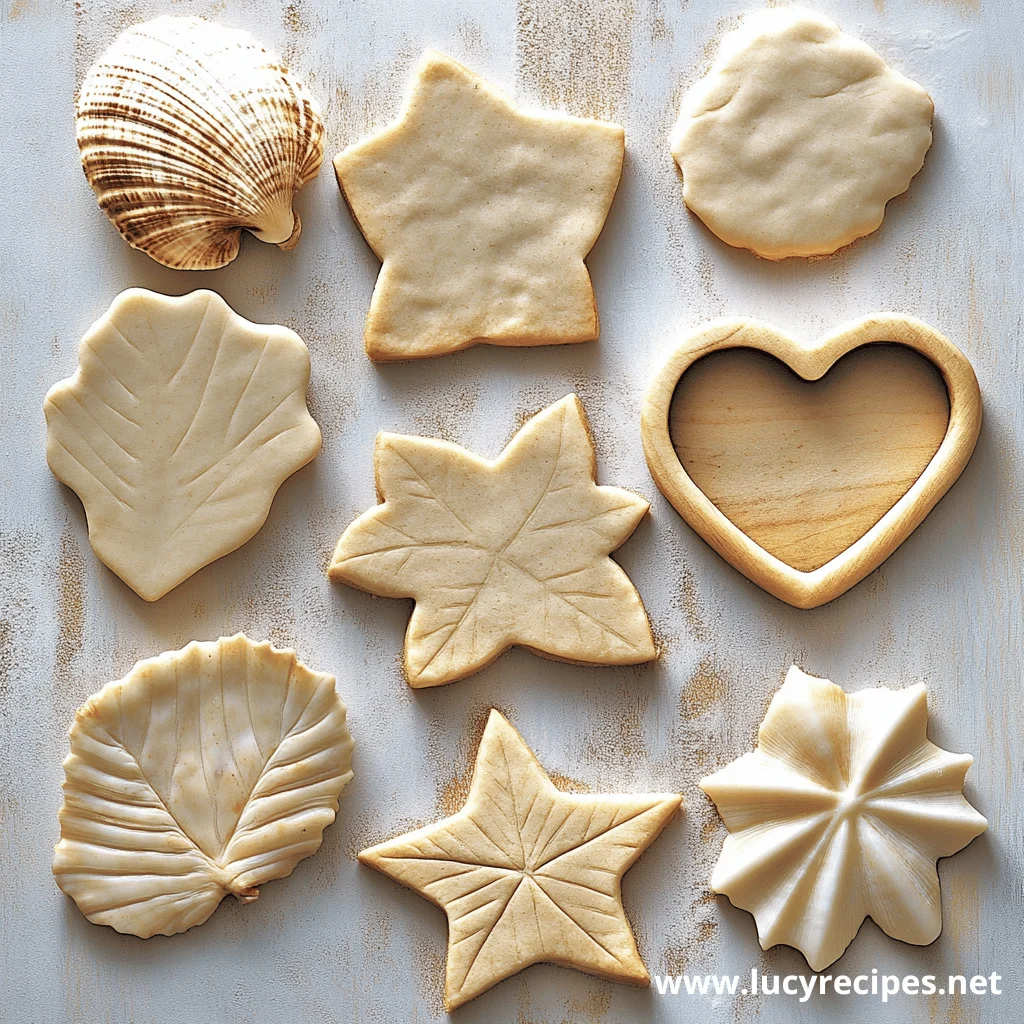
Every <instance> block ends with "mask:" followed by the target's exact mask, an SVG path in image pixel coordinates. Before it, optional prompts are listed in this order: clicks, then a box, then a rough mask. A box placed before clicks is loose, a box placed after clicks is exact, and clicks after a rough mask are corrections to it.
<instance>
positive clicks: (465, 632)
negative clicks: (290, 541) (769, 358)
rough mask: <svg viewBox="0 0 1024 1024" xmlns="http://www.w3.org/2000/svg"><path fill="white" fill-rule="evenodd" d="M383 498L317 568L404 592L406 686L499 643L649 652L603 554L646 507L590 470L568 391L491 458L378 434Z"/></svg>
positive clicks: (448, 675) (424, 682)
mask: <svg viewBox="0 0 1024 1024" xmlns="http://www.w3.org/2000/svg"><path fill="white" fill-rule="evenodd" d="M374 463H375V467H376V479H377V494H378V497H379V498H380V500H381V502H382V503H383V504H380V505H377V506H376V507H375V508H372V509H370V510H369V511H368V512H365V513H363V515H361V516H360V517H359V518H358V519H357V520H356V521H355V522H354V523H352V525H351V526H349V527H348V529H347V530H346V531H345V532H344V533H343V534H342V536H341V539H340V540H339V541H338V546H337V549H336V550H335V552H334V557H333V559H332V561H331V564H330V568H329V570H328V572H329V575H330V578H331V579H332V580H335V581H337V582H342V583H348V584H349V585H351V586H354V587H358V588H360V589H361V590H366V591H369V592H370V593H371V594H377V595H379V596H381V597H405V598H409V597H411V598H412V599H413V600H414V601H415V602H416V607H415V608H414V610H413V613H412V617H411V619H410V620H409V628H408V630H407V632H406V636H405V673H406V678H407V679H408V681H409V685H410V686H415V687H420V686H437V685H439V684H441V683H450V682H452V681H454V680H456V679H462V678H463V677H464V676H468V675H470V674H471V673H473V672H476V671H477V670H478V669H481V668H483V667H484V666H485V665H487V664H489V663H490V662H491V661H493V660H494V659H495V658H496V657H498V655H499V654H501V653H502V652H503V651H505V650H507V649H508V648H509V647H511V646H512V645H513V644H521V645H522V646H524V647H529V648H531V649H532V650H534V651H536V652H537V653H539V654H546V655H549V656H550V657H553V658H557V659H560V660H563V661H572V662H579V663H583V664H594V665H633V664H636V663H638V662H643V661H650V660H651V659H652V658H653V657H654V656H655V650H654V640H653V637H652V635H651V627H650V624H649V622H648V621H647V613H646V611H645V610H644V606H643V602H642V601H641V600H640V595H639V594H638V593H637V592H636V588H635V587H634V586H633V584H632V583H631V582H630V581H629V578H628V577H627V576H626V574H625V572H623V570H622V569H621V568H620V567H619V565H617V564H616V563H615V562H614V561H612V559H611V558H609V557H608V556H609V554H610V553H611V552H612V551H614V550H615V549H616V548H618V547H619V546H620V545H622V544H623V543H624V542H625V541H626V539H627V538H628V537H629V536H630V534H632V532H633V531H634V530H635V529H636V527H637V524H638V523H639V522H640V520H641V519H642V518H643V517H644V515H646V513H647V510H648V508H649V505H648V503H647V502H646V501H644V499H643V498H639V497H637V496H636V495H635V494H631V493H630V492H629V491H624V490H620V489H619V488H618V487H599V486H598V485H597V484H596V482H595V472H596V463H595V458H594V446H593V442H592V441H591V439H590V434H589V431H588V427H587V420H586V414H585V413H584V411H583V406H582V405H580V402H579V399H577V398H576V396H575V395H569V396H567V397H566V398H563V399H562V400H561V401H559V402H556V403H555V404H554V405H552V406H550V407H549V408H547V409H545V410H544V411H543V412H540V413H538V414H537V415H536V416H534V417H533V418H532V419H531V420H529V421H528V422H527V423H526V425H525V426H524V427H523V428H522V429H521V430H520V431H519V432H518V433H517V434H516V435H515V437H514V438H513V439H512V440H511V441H510V442H509V444H508V447H506V448H505V450H504V451H503V452H502V453H501V455H500V456H499V457H498V458H497V459H495V460H494V461H493V462H490V461H488V460H487V459H483V458H481V457H480V456H478V455H474V454H473V453H472V452H470V451H467V450H466V449H465V448H462V447H460V446H459V445H456V444H450V443H449V442H447V441H437V440H433V439H431V438H423V437H406V436H403V435H401V434H387V433H382V434H380V435H378V437H377V448H376V452H375V454H374Z"/></svg>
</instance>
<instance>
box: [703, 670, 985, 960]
mask: <svg viewBox="0 0 1024 1024" xmlns="http://www.w3.org/2000/svg"><path fill="white" fill-rule="evenodd" d="M927 728H928V704H927V701H926V698H925V688H924V686H923V685H921V684H918V685H917V686H910V687H908V688H907V689H905V690H890V689H887V688H885V687H878V688H876V689H869V690H860V691H859V692H857V693H846V692H844V691H843V690H841V689H840V688H839V687H838V686H836V685H835V683H831V682H829V681H828V680H827V679H816V678H815V677H814V676H809V675H807V674H806V673H804V672H801V671H800V669H798V668H797V667H796V666H795V665H794V666H793V667H792V668H791V669H790V670H789V673H788V674H787V676H786V681H785V683H784V684H783V686H782V688H781V689H780V690H779V691H778V693H776V694H775V696H774V697H773V698H772V702H771V704H770V706H769V708H768V714H767V715H765V718H764V721H763V722H762V723H761V727H760V729H759V730H758V745H757V748H756V749H755V750H754V751H753V752H752V753H749V754H744V755H743V756H742V757H741V758H739V759H738V760H736V761H733V762H732V764H729V765H726V766H725V767H724V768H723V769H721V771H718V772H715V774H714V775H711V776H710V777H708V778H706V779H704V780H703V781H702V782H701V784H700V785H701V788H702V789H703V790H704V792H705V793H707V794H708V796H710V797H711V799H712V800H714V802H715V804H716V805H717V806H718V812H719V814H721V816H722V819H723V821H724V822H725V825H726V828H728V830H729V835H728V837H727V838H726V840H725V845H724V846H723V847H722V854H721V856H720V857H719V858H718V863H717V864H716V865H715V870H714V873H713V875H712V877H711V888H712V889H713V890H714V891H715V892H719V893H724V894H725V895H726V896H728V897H729V899H730V900H731V901H732V903H733V904H734V905H735V906H737V907H740V908H741V909H743V910H748V911H750V913H752V914H753V915H754V919H755V921H756V922H757V934H758V938H759V939H760V940H761V946H762V948H763V949H769V948H770V947H771V946H775V945H778V944H779V943H784V944H786V945H788V946H794V947H796V948H797V949H798V950H800V952H801V953H803V955H804V956H805V957H806V958H807V962H808V964H810V966H811V968H812V969H813V970H815V971H820V970H824V969H825V968H826V967H828V965H829V964H831V963H834V962H835V961H836V960H838V959H839V957H840V956H842V955H843V951H844V950H845V949H846V947H847V946H848V945H849V944H850V942H851V941H852V940H853V937H854V936H855V935H856V934H857V930H858V929H859V928H860V926H861V924H862V923H863V921H864V918H865V917H868V916H870V917H871V918H872V920H873V921H874V922H875V923H876V924H877V925H878V926H879V927H880V928H881V929H882V930H883V931H884V932H885V933H886V934H887V935H891V936H892V937H893V938H894V939H901V940H902V941H903V942H910V943H913V944H914V945H918V946H926V945H927V944H928V943H929V942H933V941H934V940H935V939H936V938H937V937H938V934H939V931H940V929H941V927H942V910H941V905H940V902H939V876H938V873H937V872H936V870H935V862H936V860H937V859H938V858H939V857H949V856H952V855H953V854H954V853H956V852H957V851H958V850H961V849H963V847H965V846H966V845H967V844H968V843H969V842H970V841H971V840H972V839H974V838H975V837H976V836H979V835H981V833H982V832H984V831H985V829H986V828H987V827H988V822H986V820H985V819H984V818H983V817H982V816H981V815H980V814H979V813H978V812H977V811H976V810H975V809H974V808H973V807H972V806H971V805H970V804H969V803H968V802H967V801H966V800H965V799H964V796H963V787H964V776H965V775H966V773H967V769H968V768H969V767H970V766H971V763H972V761H973V758H972V757H971V756H970V754H953V753H951V752H950V751H948V750H943V749H942V748H941V747H937V746H936V745H935V744H934V743H931V742H930V741H929V740H928V736H927Z"/></svg>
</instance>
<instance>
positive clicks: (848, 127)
mask: <svg viewBox="0 0 1024 1024" xmlns="http://www.w3.org/2000/svg"><path fill="white" fill-rule="evenodd" d="M932 111H933V107H932V101H931V99H930V98H929V96H928V94H927V93H926V92H925V91H924V89H922V88H921V86H919V85H917V84H916V83H915V82H912V81H911V80H910V79H909V78H906V77H904V76H903V75H901V74H900V73H899V72H897V71H894V70H893V69H892V68H890V67H889V66H888V65H887V64H886V63H885V61H884V60H882V58H881V57H880V56H879V55H878V54H877V53H875V51H874V50H872V49H871V47H869V46H867V45H866V44H865V43H862V42H860V40H857V39H854V38H853V37H851V36H848V35H846V34H845V33H843V32H841V31H840V29H839V26H838V25H836V24H835V23H834V22H832V21H830V20H829V19H828V18H825V17H822V16H821V15H819V14H816V13H814V12H813V11H809V10H807V9H806V8H803V7H777V8H776V7H773V8H768V9H766V10H761V11H757V12H755V13H753V14H749V15H747V16H746V17H745V18H744V20H743V23H742V25H741V26H740V28H738V29H736V30H735V31H733V32H730V33H729V34H728V35H727V36H726V37H725V38H724V39H723V40H722V44H721V47H720V49H719V52H718V56H717V59H716V60H715V63H714V65H713V67H712V68H711V71H710V72H709V74H708V75H707V77H705V78H703V79H701V80H700V81H699V82H697V84H696V85H694V86H693V87H692V88H691V89H690V90H689V91H688V92H687V93H686V95H685V97H684V98H683V103H682V109H681V111H680V114H679V121H678V123H677V124H676V127H675V131H674V132H673V135H672V143H671V144H672V154H673V156H674V157H675V159H676V161H677V162H678V164H679V167H680V169H681V170H682V173H683V198H684V200H685V202H686V205H687V206H688V207H689V208H690V209H691V210H692V211H693V212H694V213H696V214H697V216H699V217H700V218H701V220H703V221H704V223H705V224H706V225H707V226H708V227H709V228H710V229H711V230H712V231H713V232H714V233H715V234H716V235H718V237H719V238H721V239H722V240H723V241H726V242H728V243H729V244H730V245H735V246H740V247H742V248H747V249H752V250H753V251H754V252H756V253H757V254H758V255H759V256H765V257H767V258H769V259H783V258H784V257H786V256H814V255H821V254H825V253H831V252H834V251H835V250H836V249H838V248H840V247H841V246H844V245H847V244H849V243H850V242H852V241H854V240H855V239H857V238H860V237H861V236H862V235H868V234H870V233H871V232H872V231H874V230H876V229H877V228H878V226H879V225H880V224H881V223H882V217H883V215H884V213H885V204H886V203H887V202H888V201H889V200H890V199H892V197H893V196H896V195H899V194H900V193H901V192H904V191H906V189H907V188H908V187H909V185H910V179H911V178H913V176H914V175H915V174H916V173H917V172H918V171H919V170H920V169H921V165H922V164H923V162H924V156H925V153H926V152H927V151H928V147H929V146H930V145H931V141H932V134H931V120H932Z"/></svg>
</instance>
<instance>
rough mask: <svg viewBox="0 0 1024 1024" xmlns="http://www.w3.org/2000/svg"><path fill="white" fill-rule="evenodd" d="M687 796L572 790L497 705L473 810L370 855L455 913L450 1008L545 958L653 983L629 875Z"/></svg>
mask: <svg viewBox="0 0 1024 1024" xmlns="http://www.w3.org/2000/svg"><path fill="white" fill-rule="evenodd" d="M681 803H682V797H680V796H679V795H678V794H675V793H654V794H650V793H648V794H642V795H635V796H634V795H604V794H601V795H589V794H570V793H562V792H560V791H559V790H557V789H556V788H555V786H554V785H553V783H552V782H551V780H550V779H549V778H548V775H547V773H546V772H545V771H544V769H543V768H542V767H541V766H540V763H539V762H538V761H537V758H536V757H535V756H534V754H533V751H531V750H530V748H529V747H528V746H527V745H526V743H525V741H524V740H523V738H522V737H521V736H520V735H519V733H517V732H516V730H515V729H514V728H512V726H511V725H510V724H509V723H508V721H506V719H505V718H504V717H503V716H502V715H501V714H500V713H499V712H497V711H494V710H492V711H491V714H490V718H489V719H488V721H487V727H486V729H485V730H484V735H483V739H482V740H481V741H480V749H479V750H478V752H477V757H476V767H475V769H474V771H473V781H472V784H471V786H470V791H469V797H468V799H467V800H466V804H465V806H464V807H463V808H462V810H461V811H459V812H458V813H457V814H454V815H452V816H451V817H449V818H444V819H443V820H441V821H439V822H436V823H435V824H433V825H427V826H426V827H424V828H420V829H417V830H416V831H415V832H409V833H408V834H406V835H404V836H399V837H398V838H397V839H392V840H390V841H389V842H386V843H381V844H380V845H379V846H373V847H370V849H368V850H363V851H362V852H361V853H360V854H359V860H360V861H361V862H362V863H363V864H367V865H369V866H370V867H372V868H376V869H377V870H378V871H381V872H383V873H384V874H386V875H389V876H390V877H391V878H394V879H395V880H396V881H398V882H401V883H402V885H405V886H408V887H409V888H410V889H413V890H415V891H416V892H418V893H419V894H420V895H421V896H424V897H426V898H427V899H428V900H430V901H431V902H432V903H435V904H437V906H439V907H440V908H441V909H442V910H444V912H445V913H446V914H447V916H448V964H447V968H446V972H445V992H444V997H445V1006H446V1008H447V1009H448V1010H449V1011H450V1010H454V1009H455V1008H456V1007H459V1006H462V1005H463V1004H464V1003H467V1002H468V1001H469V1000H470V999H473V998H475V997H476V996H478V995H480V993H481V992H485V991H486V990H487V989H489V988H491V986H493V985H496V984H497V983H498V982H499V981H504V980H505V979H506V978H509V977H511V976H512V975H513V974H517V973H518V972H519V971H521V970H523V969H524V968H526V967H529V966H530V965H531V964H536V963H550V964H557V965H559V966H561V967H573V968H575V969H576V970H579V971H585V972H586V973H588V974H596V975H598V976H599V977H602V978H608V979H610V980H612V981H622V982H628V983H630V984H633V985H648V984H649V983H650V975H649V974H648V973H647V968H646V967H644V964H643V961H642V960H641V959H640V954H639V952H638V951H637V948H636V941H635V940H634V938H633V932H632V929H631V928H630V926H629V922H628V921H627V920H626V915H625V912H624V910H623V908H622V894H621V891H620V888H621V882H622V876H623V875H624V874H625V873H626V871H627V870H629V868H630V867H631V866H632V865H633V863H634V862H635V861H636V860H637V858H638V857H639V856H640V854H641V853H643V852H644V850H646V849H647V847H648V846H650V845H651V843H653V842H654V840H655V839H656V838H657V836H658V834H659V833H660V832H661V830H662V829H663V828H664V827H665V825H666V824H668V822H669V821H670V820H671V818H672V817H673V815H675V813H676V811H677V810H678V809H679V806H680V804H681Z"/></svg>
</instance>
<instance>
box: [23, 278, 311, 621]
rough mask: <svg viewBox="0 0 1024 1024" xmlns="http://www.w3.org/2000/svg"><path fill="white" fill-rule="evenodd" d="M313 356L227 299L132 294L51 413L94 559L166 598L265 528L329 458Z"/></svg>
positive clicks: (91, 339)
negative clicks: (317, 407) (277, 498)
mask: <svg viewBox="0 0 1024 1024" xmlns="http://www.w3.org/2000/svg"><path fill="white" fill-rule="evenodd" d="M308 384H309V351H308V350H307V348H306V346H305V345H304V344H303V342H302V339H301V338H300V337H299V336H298V335H297V334H295V332H294V331H290V330H288V329H287V328H285V327H277V326H272V325H267V324H254V323H250V322H249V321H248V320H246V319H244V318H243V317H240V316H239V315H238V314H237V313H235V312H234V311H233V310H232V309H231V307H230V306H228V304H227V303H226V302H225V301H224V300H223V299H222V298H221V297H220V296H219V295H216V294H214V293H213V292H209V291H196V292H191V293H190V294H188V295H183V296H181V297H180V298H175V297H171V296H167V295H158V294H157V293H156V292H150V291H146V290H145V289H143V288H131V289H129V290H128V291H124V292H122V293H121V294H120V295H119V296H118V297H117V298H116V299H115V300H114V302H113V303H112V304H111V306H110V309H108V310H107V312H106V313H105V314H104V315H103V316H102V317H101V318H100V319H99V320H98V321H97V322H96V323H95V324H93V326H92V327H91V328H90V330H89V331H88V333H87V334H86V335H85V337H84V338H83V339H82V343H81V345H80V346H79V349H78V370H77V371H76V372H75V375H74V376H73V377H71V378H69V379H68V380H63V381H60V382H59V383H57V384H55V385H54V386H53V387H52V388H51V389H50V392H49V394H48V395H47V396H46V400H45V402H44V403H43V411H44V413H45V415H46V460H47V462H48V463H49V465H50V469H51V470H52V471H53V473H54V475H55V476H56V477H57V478H58V479H59V480H61V481H62V482H63V483H65V484H67V485H68V486H69V487H70V488H72V489H73V490H74V491H75V493H77V494H78V496H79V498H81V500H82V504H83V505H84V506H85V513H86V516H87V517H88V520H89V541H90V543H91V544H92V547H93V550H94V551H95V552H96V554H97V555H98V556H99V557H100V559H102V561H103V562H104V563H105V564H106V565H107V566H109V567H110V568H111V569H112V570H113V571H114V572H116V573H117V575H118V576H120V577H121V579H123V580H124V581H125V583H127V584H128V586H130V587H131V588H132V589H133V590H134V591H135V592H136V593H137V594H138V595H139V596H140V597H142V598H145V600H147V601H156V600H157V599H158V598H160V597H163V595H164V594H166V593H167V592H168V591H169V590H171V589H173V588H174V587H176V586H177V585H178V584H179V583H181V582H182V581H183V580H186V579H188V577H189V576H191V575H192V574H193V573H194V572H197V571H198V570H199V569H201V568H202V567H203V566H204V565H207V564H208V563H210V562H212V561H214V560H215V559H217V558H220V557H221V556H223V555H226V554H228V552H230V551H234V550H235V548H237V547H240V546H241V545H242V544H244V543H245V542H246V541H247V540H249V539H250V538H251V537H252V536H253V535H254V534H255V533H256V532H257V531H258V530H259V529H260V527H261V526H262V525H263V523H264V522H265V521H266V518H267V515H268V514H269V512H270V505H271V502H272V501H273V499H274V494H275V493H276V492H277V489H278V487H280V486H281V484H282V483H283V481H284V480H285V478H286V477H288V476H290V475H291V474H292V473H294V472H295V471H296V470H297V469H299V468H301V467H302V466H304V465H305V464H306V463H307V462H309V461H310V460H311V459H313V458H314V457H315V456H316V454H317V452H318V451H319V450H320V428H319V427H318V426H317V425H316V423H315V422H314V421H313V418H312V417H311V416H310V415H309V411H308V409H307V408H306V388H307V386H308Z"/></svg>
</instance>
